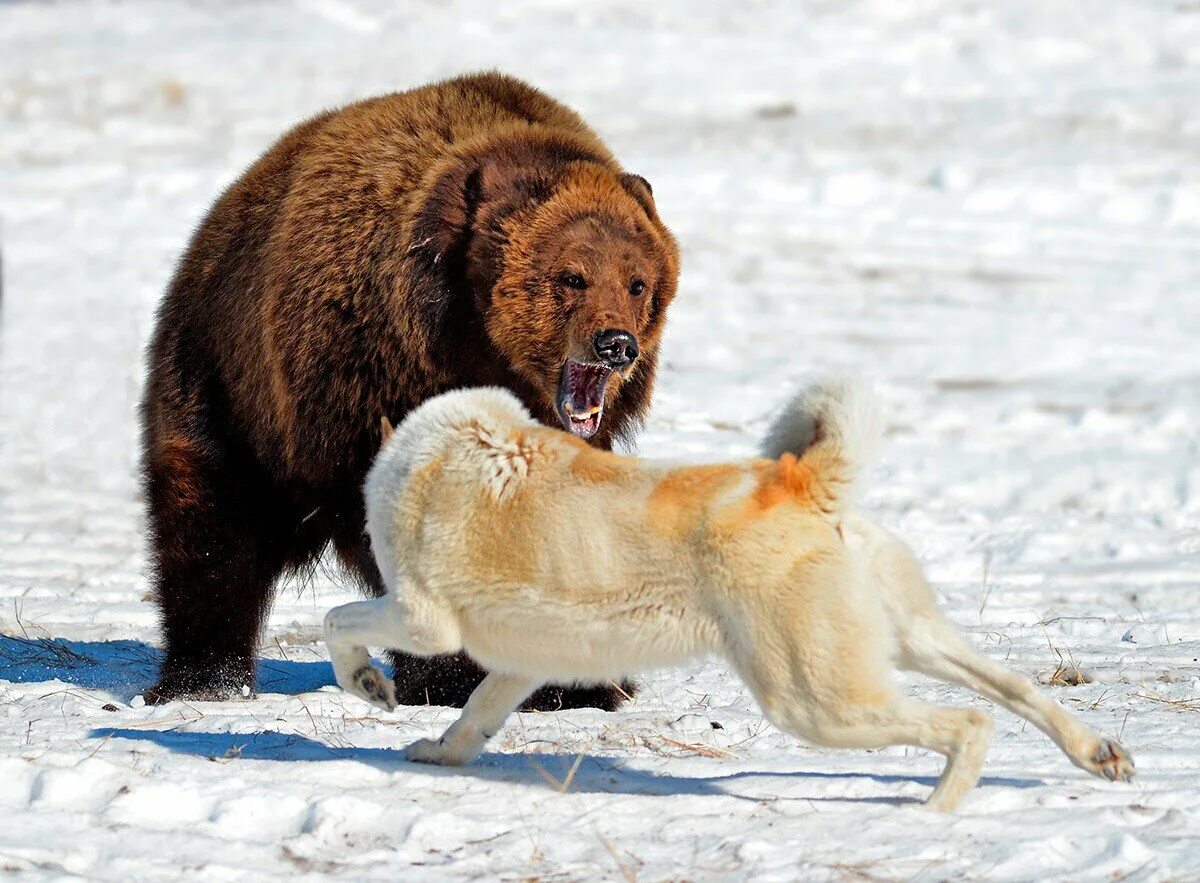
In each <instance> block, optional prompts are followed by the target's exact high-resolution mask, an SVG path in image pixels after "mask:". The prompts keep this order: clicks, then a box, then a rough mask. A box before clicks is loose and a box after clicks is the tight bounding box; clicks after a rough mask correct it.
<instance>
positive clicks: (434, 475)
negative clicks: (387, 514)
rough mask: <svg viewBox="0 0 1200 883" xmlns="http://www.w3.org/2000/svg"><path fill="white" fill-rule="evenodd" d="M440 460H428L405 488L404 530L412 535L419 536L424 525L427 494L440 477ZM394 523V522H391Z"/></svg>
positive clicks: (403, 506)
mask: <svg viewBox="0 0 1200 883" xmlns="http://www.w3.org/2000/svg"><path fill="white" fill-rule="evenodd" d="M442 468H443V463H442V458H441V457H438V458H437V459H434V460H430V461H429V462H428V463H426V464H425V465H424V466H422V467H421V468H420V469H418V470H417V471H416V472H414V473H413V475H412V477H411V478H410V479H409V480H408V484H407V485H406V487H405V491H404V493H405V497H406V499H405V501H404V503H403V504H402V506H401V510H402V513H403V515H404V529H405V530H406V531H408V532H409V533H410V534H412V535H416V534H419V533H420V532H421V528H422V527H423V526H424V523H425V513H426V511H427V510H428V508H429V494H430V492H431V490H432V488H433V487H434V485H436V484H437V482H438V480H439V479H440V478H441V477H442ZM393 523H394V522H393Z"/></svg>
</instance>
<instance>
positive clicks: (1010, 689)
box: [870, 528, 1134, 781]
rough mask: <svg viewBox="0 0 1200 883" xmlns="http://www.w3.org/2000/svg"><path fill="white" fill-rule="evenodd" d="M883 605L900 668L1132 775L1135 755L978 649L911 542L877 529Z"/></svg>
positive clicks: (1116, 773)
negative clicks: (984, 702)
mask: <svg viewBox="0 0 1200 883" xmlns="http://www.w3.org/2000/svg"><path fill="white" fill-rule="evenodd" d="M870 542H871V544H872V547H873V555H872V557H873V562H874V565H875V566H874V571H875V576H876V578H877V579H878V580H879V581H880V591H881V593H882V594H883V596H884V606H885V608H886V609H887V611H888V613H889V615H890V616H891V618H892V621H893V626H894V629H895V635H896V640H897V642H898V645H899V651H900V652H899V656H898V659H897V662H898V664H899V665H900V667H901V668H904V669H907V670H909V671H919V672H921V673H922V674H925V675H929V676H930V677H932V678H937V679H938V680H942V681H949V682H951V683H954V684H959V685H960V686H963V687H967V688H968V689H970V690H973V691H975V692H976V693H979V694H980V695H981V696H984V697H986V698H988V699H990V700H992V701H993V702H995V703H997V704H998V705H1002V706H1004V707H1005V708H1007V709H1008V710H1009V711H1011V712H1013V713H1014V714H1016V715H1019V716H1020V717H1023V718H1024V719H1025V720H1027V721H1029V722H1030V723H1032V724H1033V725H1034V726H1035V727H1037V728H1038V729H1039V730H1041V731H1042V732H1043V733H1045V734H1046V735H1047V736H1049V737H1050V738H1051V739H1053V740H1054V743H1055V744H1056V745H1058V747H1059V748H1061V749H1062V750H1063V753H1065V754H1066V755H1067V757H1069V758H1070V759H1071V762H1072V763H1074V764H1075V765H1076V766H1078V767H1080V768H1082V769H1085V770H1087V771H1088V772H1089V773H1092V774H1093V775H1096V776H1100V777H1101V778H1105V779H1111V780H1114V781H1127V780H1129V779H1130V778H1132V777H1133V772H1134V766H1133V758H1132V757H1131V756H1130V754H1129V752H1128V751H1126V750H1125V749H1124V748H1123V747H1121V746H1120V745H1119V744H1118V743H1116V742H1115V741H1113V740H1111V739H1105V738H1103V737H1101V736H1100V735H1098V734H1097V733H1095V732H1093V731H1092V730H1091V729H1089V728H1088V727H1087V726H1085V725H1084V723H1083V722H1082V721H1081V720H1079V718H1077V717H1075V716H1074V715H1073V714H1071V713H1070V712H1068V711H1067V710H1066V709H1065V708H1063V707H1062V706H1061V705H1059V704H1058V703H1057V702H1055V701H1054V700H1053V699H1051V698H1050V697H1049V696H1048V695H1046V693H1044V692H1043V691H1042V690H1039V689H1038V688H1037V686H1036V685H1035V684H1034V683H1033V682H1032V681H1031V680H1029V678H1026V677H1023V676H1022V675H1019V674H1017V673H1016V672H1014V671H1011V670H1010V669H1007V668H1005V667H1004V666H1002V665H1000V664H999V663H996V662H993V661H992V660H990V659H988V658H987V657H986V656H983V655H982V654H981V653H979V652H978V651H976V650H975V649H974V648H972V647H971V645H970V644H968V643H967V641H966V639H964V638H963V636H962V635H961V634H960V633H959V632H958V630H957V629H956V628H955V627H954V626H953V625H952V624H951V623H950V622H949V621H948V620H947V619H946V618H945V617H944V616H942V613H941V611H939V610H938V609H937V606H936V603H935V601H934V595H933V590H932V588H930V586H929V584H928V583H927V582H926V580H925V576H924V574H923V573H922V572H921V567H920V564H918V563H917V560H916V558H915V557H914V556H913V554H912V553H911V552H910V551H909V549H908V547H907V546H905V545H904V543H902V542H900V541H899V540H898V539H896V538H895V537H893V536H892V535H891V534H888V533H886V532H884V531H883V530H882V529H880V528H874V530H873V532H872V536H871V540H870Z"/></svg>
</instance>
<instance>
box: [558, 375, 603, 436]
mask: <svg viewBox="0 0 1200 883" xmlns="http://www.w3.org/2000/svg"><path fill="white" fill-rule="evenodd" d="M610 374H612V369H611V368H606V367H605V366H603V365H592V364H589V363H587V362H580V361H577V360H576V359H567V363H566V364H565V365H563V371H562V379H560V380H559V382H558V416H559V418H560V419H561V420H562V423H563V426H565V427H566V428H567V431H568V432H570V433H571V434H572V435H577V436H579V437H580V438H591V437H592V436H593V435H595V434H596V430H597V429H599V428H600V418H601V417H602V416H603V415H604V388H605V387H606V386H607V385H608V375H610Z"/></svg>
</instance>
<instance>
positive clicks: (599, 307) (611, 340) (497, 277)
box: [412, 135, 679, 445]
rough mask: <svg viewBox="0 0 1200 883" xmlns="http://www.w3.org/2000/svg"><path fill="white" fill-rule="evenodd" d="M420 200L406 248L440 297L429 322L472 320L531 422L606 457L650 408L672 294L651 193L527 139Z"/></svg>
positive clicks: (455, 169) (466, 163) (486, 156)
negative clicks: (594, 445) (602, 448)
mask: <svg viewBox="0 0 1200 883" xmlns="http://www.w3.org/2000/svg"><path fill="white" fill-rule="evenodd" d="M429 194H430V195H429V197H428V198H427V200H426V203H425V211H424V212H423V213H422V216H423V217H424V218H425V219H426V222H425V223H423V224H422V223H419V224H417V225H416V226H415V227H414V229H413V231H412V236H413V243H414V244H413V248H414V249H415V250H416V252H417V253H418V256H422V255H423V256H424V261H425V263H426V265H427V268H428V271H429V272H430V274H431V275H432V276H433V277H434V279H435V280H438V282H439V283H440V285H441V286H442V287H441V288H440V289H438V288H437V287H436V286H435V287H434V288H433V289H431V290H430V292H429V293H428V294H429V295H432V298H430V297H427V298H426V299H425V300H424V302H425V303H426V304H427V305H428V307H429V308H430V309H432V310H434V311H436V312H437V315H436V316H435V317H434V318H435V320H436V321H440V322H441V323H442V325H446V324H447V323H451V322H453V321H455V320H454V317H453V316H452V315H451V314H452V313H461V312H462V310H463V309H464V308H465V310H467V311H469V312H470V313H471V314H472V315H474V316H476V317H478V318H479V322H478V325H479V329H480V330H481V331H482V334H483V336H484V337H485V338H486V343H487V345H488V346H490V347H491V348H492V349H493V350H494V352H495V353H498V354H499V355H500V356H501V358H502V359H503V360H504V361H505V362H506V363H507V366H508V367H509V368H510V369H511V372H512V373H513V374H515V375H516V377H517V378H519V380H520V383H519V384H518V385H519V387H520V388H518V389H517V390H516V391H517V392H518V393H519V394H521V395H522V396H523V397H524V398H526V399H527V401H526V404H528V405H529V406H530V409H531V410H532V411H533V412H534V415H535V416H537V417H538V418H539V419H541V420H543V421H544V422H548V423H549V422H559V423H561V425H562V426H563V427H564V428H565V429H567V430H568V431H569V432H571V433H572V434H574V435H576V436H579V437H580V438H585V439H593V440H595V441H597V442H598V443H601V444H605V445H607V444H609V443H610V442H611V440H612V438H613V436H614V435H615V434H619V433H620V432H621V431H622V430H623V429H626V428H627V426H628V424H629V423H630V422H631V421H636V420H637V419H638V418H640V417H641V416H642V414H643V412H644V410H645V409H646V407H647V406H648V404H649V396H650V391H651V387H652V385H653V380H654V373H655V371H656V367H657V359H658V349H659V345H660V342H661V339H662V332H663V324H664V321H665V318H666V310H667V307H668V306H669V305H670V303H671V301H672V299H673V298H674V296H675V290H676V285H677V281H678V274H679V252H678V248H677V247H676V245H675V241H674V239H673V238H672V236H671V234H670V232H669V231H668V230H667V228H666V227H665V226H664V225H663V223H662V221H661V220H660V219H659V217H658V213H657V211H656V209H655V205H654V197H653V195H652V193H651V189H650V185H649V184H648V183H647V182H646V180H645V179H644V178H641V177H639V176H637V175H632V174H628V173H625V172H622V171H621V170H620V169H619V168H617V167H616V166H615V163H614V162H613V161H612V159H611V158H608V157H604V156H598V155H594V154H593V155H591V156H587V155H582V156H581V152H580V150H579V148H578V147H577V146H576V145H573V144H571V143H569V142H568V143H566V144H563V143H554V142H550V143H546V142H544V141H539V140H537V139H535V138H531V137H530V136H529V135H525V136H524V137H518V138H515V139H513V140H512V141H509V142H506V143H502V144H500V145H496V144H491V145H489V147H488V149H487V150H485V151H482V152H481V153H475V154H468V155H467V156H464V157H463V158H462V159H461V160H460V161H458V162H456V163H454V164H452V165H451V167H450V168H449V169H448V170H446V171H444V172H442V173H441V174H440V175H439V176H438V178H437V181H436V183H435V185H434V187H433V188H431V189H430V191H429ZM467 299H469V301H470V302H469V303H465V302H464V301H466V300H467ZM451 303H458V304H459V307H460V308H459V309H454V310H451V309H450V307H449V305H450V304H451ZM460 324H461V320H460ZM459 339H460V340H464V339H469V336H468V337H463V336H462V335H460V336H459ZM529 399H533V400H532V401H530V400H529ZM606 414H607V415H608V419H607V420H606Z"/></svg>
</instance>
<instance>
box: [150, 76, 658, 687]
mask: <svg viewBox="0 0 1200 883" xmlns="http://www.w3.org/2000/svg"><path fill="white" fill-rule="evenodd" d="M678 262H679V257H678V250H677V248H676V245H675V242H674V240H673V239H672V237H671V234H670V233H669V231H668V230H667V228H666V227H665V226H664V225H663V223H662V221H661V220H660V219H659V217H658V214H657V212H656V210H655V206H654V201H653V196H652V195H651V191H650V187H649V185H648V184H647V183H646V182H645V180H644V179H642V178H640V177H638V176H636V175H632V174H629V173H626V172H625V171H623V170H622V169H621V167H620V166H619V165H618V163H617V161H616V160H615V159H614V157H613V156H612V154H611V153H610V152H609V150H608V149H607V148H606V147H605V146H604V144H603V143H602V142H601V141H600V139H599V138H598V137H597V136H596V135H595V134H594V133H593V132H592V131H591V129H589V128H588V127H587V126H586V125H585V124H584V122H583V121H582V120H581V119H580V118H579V116H578V115H576V114H575V113H574V112H573V111H571V110H570V109H568V108H566V107H564V106H563V105H561V104H559V103H558V102H556V101H554V100H553V99H551V98H550V97H549V96H547V95H545V94H543V93H542V92H539V91H537V90H536V89H533V88H532V87H530V86H528V85H526V84H524V83H522V82H520V81H518V80H515V79H513V78H511V77H507V76H504V75H501V74H496V73H488V74H478V75H472V76H465V77H461V78H458V79H453V80H448V81H446V82H442V83H437V84H434V85H430V86H426V87H423V88H419V89H415V90H413V91H410V92H402V93H398V94H393V95H387V96H383V97H380V98H374V99H370V100H367V101H363V102H361V103H359V104H355V105H352V106H350V107H347V108H344V109H342V110H337V111H332V112H329V113H325V114H322V115H320V116H318V117H315V118H314V119H311V120H309V121H307V122H305V123H303V124H301V125H299V126H297V127H296V128H295V129H293V130H292V131H291V132H289V133H287V134H286V135H284V136H283V137H282V138H281V139H280V140H279V141H278V142H277V143H276V144H275V145H274V146H273V147H271V149H270V150H268V151H267V152H266V154H264V155H263V156H262V157H261V158H260V159H259V160H258V161H257V162H256V163H255V164H254V165H253V166H251V167H250V169H249V170H247V171H246V173H245V174H244V175H242V177H241V178H240V179H239V180H238V181H237V182H236V183H234V184H233V186H231V187H230V188H229V189H228V190H227V191H226V192H225V193H224V194H223V195H222V196H221V197H220V198H219V199H218V200H217V202H216V204H215V205H214V206H213V208H212V210H211V211H210V212H209V213H208V216H207V217H206V218H205V219H204V221H203V223H202V224H201V225H200V227H199V229H198V230H197V231H196V233H195V235H194V237H193V239H192V241H191V243H190V245H189V246H188V249H187V251H186V253H185V254H184V256H183V258H182V259H181V261H180V264H179V267H178V269H177V271H176V273H175V276H174V278H173V280H172V282H171V285H170V287H169V289H168V291H167V294H166V296H165V298H164V301H163V303H162V306H161V308H160V311H159V314H158V321H157V327H156V331H155V335H154V338H153V341H152V343H151V346H150V351H149V377H148V383H147V387H146V391H145V396H144V400H143V403H142V423H143V427H142V430H143V436H142V447H143V470H144V478H145V488H146V498H147V501H148V526H149V542H150V554H151V564H152V568H153V579H154V584H155V591H156V597H157V600H158V603H159V605H160V607H161V612H162V625H163V630H164V637H165V641H166V661H165V663H164V665H163V669H162V672H161V675H160V678H159V681H158V684H157V685H156V686H155V687H154V688H153V689H152V690H151V691H150V693H149V694H148V698H149V699H152V700H156V701H165V700H168V699H171V698H175V697H180V696H188V695H190V696H209V697H214V696H220V695H227V694H228V693H229V692H231V691H237V690H240V689H241V687H242V685H246V684H248V685H251V686H253V684H254V680H253V678H254V658H255V653H256V649H257V644H258V640H259V632H260V629H261V626H262V623H263V619H264V617H265V615H266V613H267V610H268V609H269V607H270V604H271V598H272V591H273V588H274V586H275V583H276V581H277V579H278V578H279V576H280V575H281V574H282V573H284V572H286V571H296V570H300V569H303V568H305V567H308V566H311V565H312V564H313V563H314V562H315V560H316V559H317V557H318V556H319V555H320V553H321V551H322V550H323V549H324V548H325V547H326V545H327V544H328V543H330V542H332V544H333V548H334V549H335V550H336V552H337V554H338V556H339V558H340V560H341V561H342V562H343V563H344V564H345V566H346V567H347V568H348V570H349V571H350V572H351V573H352V574H353V575H354V576H355V577H356V578H357V579H358V580H359V581H361V583H362V584H363V585H364V586H365V588H366V589H367V590H368V591H370V592H372V593H375V594H378V593H380V592H382V591H383V586H382V584H381V582H380V578H379V573H378V571H377V569H376V566H375V562H374V559H373V557H372V555H371V550H370V547H369V544H368V541H367V538H366V535H365V533H364V513H363V499H362V483H363V478H364V476H365V474H366V471H367V469H368V467H369V466H370V464H371V461H372V458H373V456H374V455H375V453H376V451H377V450H378V448H379V445H380V437H381V418H387V419H390V420H391V421H393V422H395V421H398V420H400V419H401V418H403V417H404V415H405V414H406V413H407V412H408V411H409V410H410V409H412V408H413V407H415V406H416V405H418V404H419V403H421V402H422V401H424V400H425V399H427V398H429V397H430V396H433V395H436V394H438V393H440V392H443V391H446V390H449V389H453V388H456V387H465V386H482V385H500V386H505V387H508V388H509V389H511V390H513V392H515V393H516V394H517V395H518V396H519V397H520V398H521V400H522V401H523V402H524V403H525V404H526V405H527V406H528V407H529V408H530V410H531V411H532V412H533V414H534V415H535V416H536V417H537V418H538V419H539V420H541V421H542V422H544V423H546V424H550V425H559V424H561V425H563V426H565V427H566V428H567V429H569V430H570V431H572V432H574V433H575V434H576V435H579V436H581V437H584V438H588V439H589V440H590V441H591V443H593V444H595V445H598V446H600V447H604V448H607V447H609V446H610V445H611V444H612V441H613V439H614V438H615V437H618V436H620V435H621V434H622V433H625V432H628V431H629V430H630V429H631V428H632V427H634V426H635V424H636V423H637V421H638V420H639V418H640V417H642V416H643V414H644V413H645V411H646V408H647V407H648V404H649V401H650V394H651V389H652V386H653V382H654V375H655V367H656V363H657V357H658V347H659V342H660V340H661V335H662V330H663V322H664V319H665V314H666V310H667V307H668V305H669V304H670V303H671V300H672V298H673V297H674V295H675V288H676V281H677V276H678ZM596 517H597V518H602V517H603V513H596ZM393 661H394V662H395V664H396V682H397V688H398V692H399V696H400V697H401V701H403V702H406V703H409V704H423V703H426V702H429V703H433V704H453V705H461V704H462V702H464V701H465V700H466V698H467V696H468V695H469V694H470V692H471V690H472V689H473V688H474V687H475V685H476V684H477V683H478V681H479V680H480V679H481V677H482V671H481V670H480V669H479V668H478V666H476V665H475V664H474V663H473V662H472V661H471V660H470V659H469V658H467V657H465V656H461V655H459V656H453V657H434V658H429V659H422V658H416V657H409V656H404V655H401V654H395V655H394V657H393ZM622 696H623V691H622V690H621V689H620V688H619V687H617V686H616V685H602V686H599V687H573V688H571V689H567V690H562V689H558V688H551V689H548V690H545V691H543V692H542V693H540V694H538V695H537V696H535V697H534V698H533V699H532V700H531V706H532V707H540V708H548V707H549V708H553V707H559V706H563V707H569V706H579V705H596V706H599V707H604V708H612V707H614V706H615V705H616V704H618V703H619V701H620V699H621V697H622Z"/></svg>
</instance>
